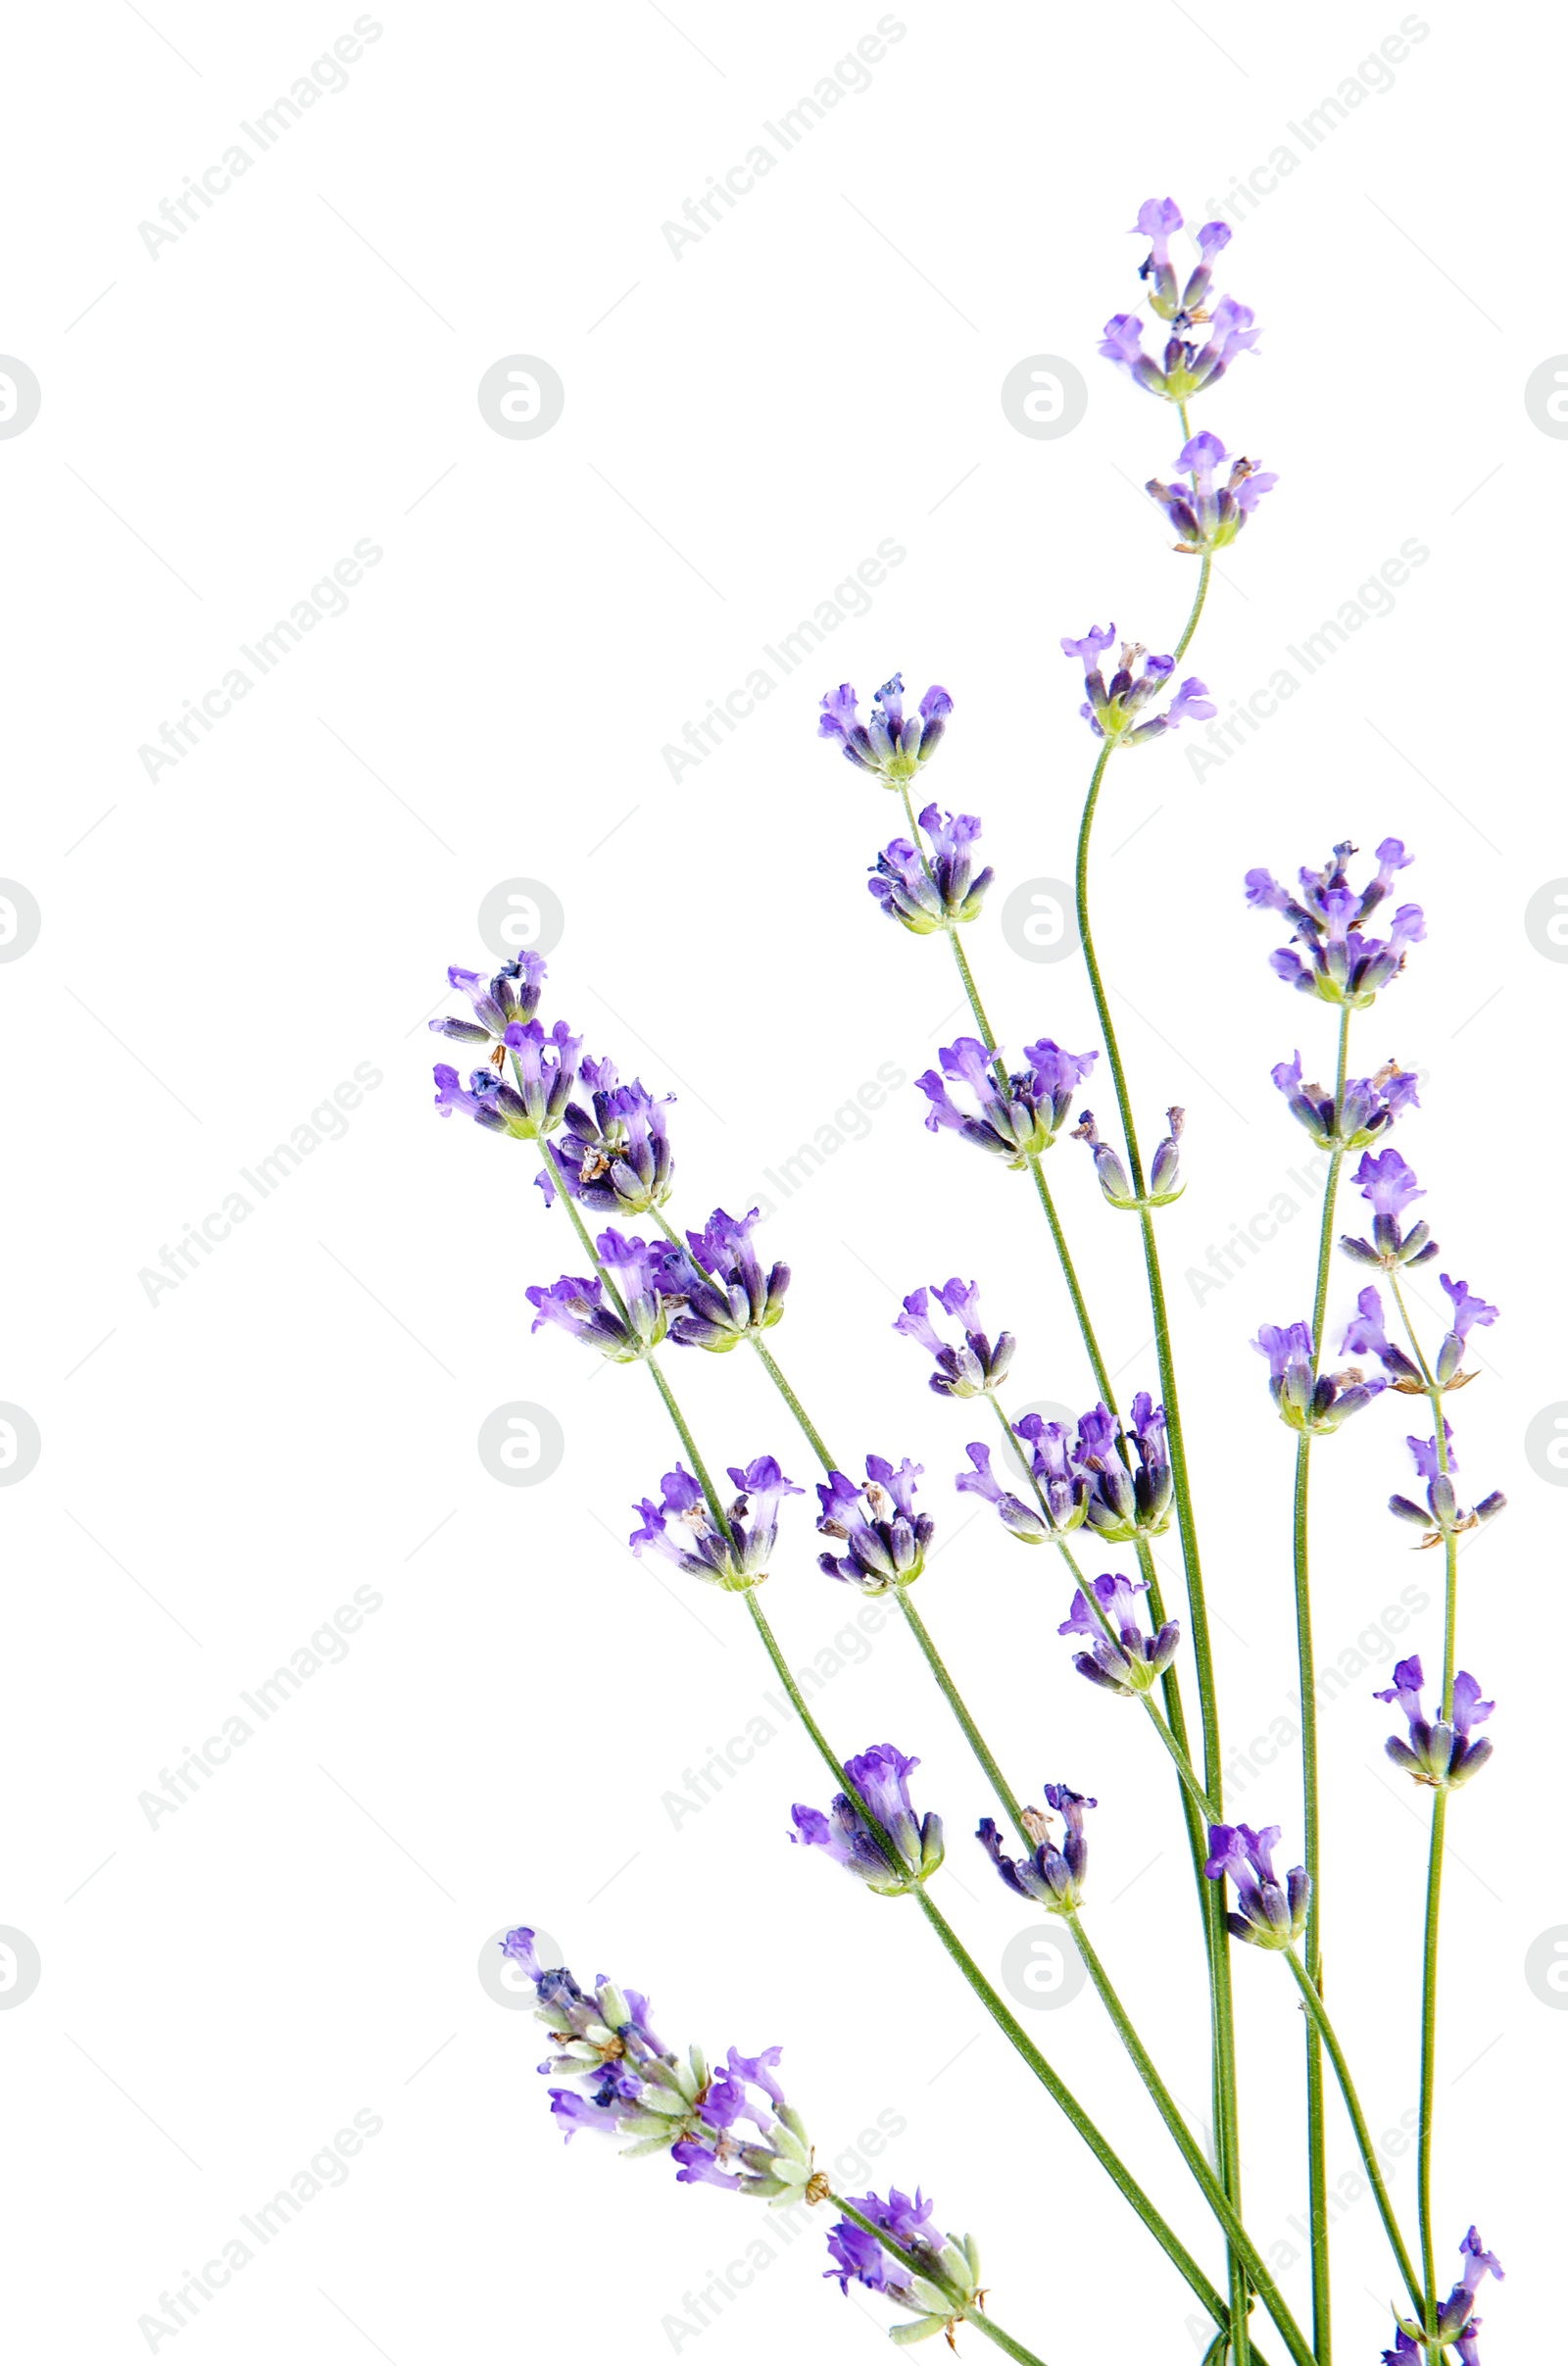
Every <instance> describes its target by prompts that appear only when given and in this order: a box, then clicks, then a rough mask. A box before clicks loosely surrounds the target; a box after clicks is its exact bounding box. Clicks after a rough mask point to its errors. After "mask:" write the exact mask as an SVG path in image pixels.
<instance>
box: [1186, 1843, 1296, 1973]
mask: <svg viewBox="0 0 1568 2366" xmlns="http://www.w3.org/2000/svg"><path fill="white" fill-rule="evenodd" d="M1279 1838H1280V1828H1279V1826H1278V1824H1265V1825H1264V1827H1263V1829H1262V1831H1261V1832H1254V1831H1253V1830H1252V1829H1251V1827H1250V1825H1249V1824H1211V1825H1210V1826H1209V1828H1208V1846H1209V1858H1208V1862H1207V1864H1206V1865H1205V1866H1204V1867H1203V1871H1204V1872H1205V1873H1206V1874H1207V1875H1208V1878H1209V1880H1210V1881H1223V1880H1224V1878H1225V1876H1226V1874H1227V1873H1228V1874H1229V1875H1230V1877H1231V1884H1232V1887H1233V1888H1234V1890H1235V1892H1236V1908H1237V1910H1236V1912H1235V1913H1234V1914H1227V1915H1226V1917H1225V1920H1226V1922H1227V1924H1228V1925H1229V1927H1230V1933H1231V1937H1232V1938H1233V1939H1245V1940H1246V1941H1247V1943H1248V1945H1249V1946H1250V1947H1273V1948H1281V1947H1290V1946H1291V1945H1292V1944H1293V1942H1294V1941H1296V1940H1298V1939H1299V1938H1300V1936H1301V1933H1302V1932H1303V1931H1304V1930H1305V1928H1306V1906H1307V1900H1308V1898H1310V1897H1311V1894H1312V1884H1311V1882H1310V1881H1309V1880H1308V1878H1307V1873H1306V1868H1305V1866H1304V1865H1293V1866H1292V1868H1291V1870H1290V1872H1289V1873H1287V1875H1286V1876H1285V1880H1284V1882H1283V1883H1282V1882H1281V1881H1280V1880H1279V1879H1278V1877H1277V1875H1276V1874H1275V1871H1274V1865H1273V1855H1274V1850H1275V1848H1277V1847H1278V1846H1279Z"/></svg>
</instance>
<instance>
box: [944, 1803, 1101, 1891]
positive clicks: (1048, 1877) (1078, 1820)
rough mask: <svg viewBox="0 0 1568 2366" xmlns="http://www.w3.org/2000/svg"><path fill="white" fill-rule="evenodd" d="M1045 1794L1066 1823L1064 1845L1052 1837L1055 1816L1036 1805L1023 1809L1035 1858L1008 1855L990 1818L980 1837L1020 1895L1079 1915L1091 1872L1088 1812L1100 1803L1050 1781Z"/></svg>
mask: <svg viewBox="0 0 1568 2366" xmlns="http://www.w3.org/2000/svg"><path fill="white" fill-rule="evenodd" d="M1045 1796H1046V1799H1047V1801H1048V1803H1049V1804H1050V1805H1051V1806H1052V1807H1054V1809H1055V1810H1056V1813H1057V1814H1058V1815H1059V1816H1060V1817H1061V1819H1062V1821H1063V1822H1064V1823H1065V1825H1066V1827H1067V1829H1066V1832H1065V1833H1064V1834H1063V1836H1062V1844H1061V1847H1060V1848H1057V1847H1056V1846H1055V1844H1054V1842H1053V1841H1052V1839H1051V1838H1050V1832H1051V1820H1052V1819H1051V1817H1050V1816H1049V1815H1046V1814H1043V1813H1042V1811H1041V1810H1040V1809H1039V1808H1038V1807H1034V1806H1029V1807H1025V1808H1023V1809H1022V1810H1021V1819H1022V1823H1023V1828H1024V1830H1025V1831H1026V1832H1027V1833H1028V1835H1029V1838H1030V1839H1031V1840H1032V1841H1033V1842H1034V1844H1035V1848H1034V1854H1033V1855H1032V1856H1021V1857H1013V1856H1008V1855H1007V1854H1006V1853H1005V1851H1004V1849H1003V1846H1002V1835H1001V1833H1000V1831H999V1830H998V1829H997V1826H996V1824H995V1823H994V1821H993V1820H992V1818H991V1817H990V1816H984V1817H982V1818H981V1822H980V1826H979V1829H978V1831H977V1832H976V1834H975V1839H976V1840H977V1841H979V1842H980V1844H981V1846H982V1847H983V1848H984V1849H985V1851H986V1854H987V1855H988V1856H989V1857H990V1859H991V1862H992V1863H993V1864H994V1865H995V1866H996V1868H997V1871H998V1872H999V1873H1000V1874H1001V1876H1002V1878H1003V1880H1004V1881H1005V1883H1006V1885H1007V1887H1008V1889H1009V1890H1015V1891H1016V1892H1017V1894H1018V1896H1019V1897H1020V1898H1034V1899H1035V1900H1036V1901H1037V1903H1039V1904H1040V1905H1043V1906H1044V1907H1045V1909H1046V1912H1047V1913H1048V1914H1064V1915H1065V1914H1076V1913H1077V1911H1078V1909H1079V1907H1080V1906H1081V1905H1082V1904H1083V1899H1084V1883H1085V1881H1086V1879H1087V1878H1088V1873H1089V1843H1088V1841H1087V1840H1086V1839H1085V1837H1084V1811H1085V1809H1086V1808H1090V1807H1096V1806H1098V1805H1099V1803H1100V1802H1099V1801H1098V1800H1097V1799H1085V1798H1084V1795H1083V1793H1082V1792H1081V1791H1069V1790H1068V1788H1067V1786H1066V1784H1065V1783H1048V1784H1047V1785H1046V1787H1045Z"/></svg>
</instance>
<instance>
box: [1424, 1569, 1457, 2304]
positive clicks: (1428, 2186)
mask: <svg viewBox="0 0 1568 2366" xmlns="http://www.w3.org/2000/svg"><path fill="white" fill-rule="evenodd" d="M1446 1541H1447V1546H1448V1551H1449V1553H1450V1554H1451V1553H1452V1552H1453V1539H1452V1538H1451V1537H1450V1538H1448V1539H1447V1540H1446ZM1447 1820H1448V1795H1447V1793H1446V1791H1436V1792H1434V1793H1433V1795H1432V1841H1431V1847H1430V1848H1429V1850H1428V1853H1427V1912H1426V1932H1425V1938H1424V1942H1423V1947H1422V1957H1421V2117H1420V2122H1419V2127H1420V2133H1419V2136H1418V2138H1417V2143H1416V2198H1417V2211H1418V2216H1419V2219H1420V2227H1421V2271H1422V2282H1423V2288H1424V2294H1425V2296H1424V2298H1423V2300H1422V2304H1421V2306H1422V2317H1423V2320H1424V2323H1425V2326H1426V2333H1427V2341H1428V2343H1429V2344H1431V2343H1432V2342H1433V2341H1434V2337H1435V2335H1436V2332H1437V2321H1438V2317H1437V2312H1438V2280H1437V2267H1436V2260H1435V2254H1434V2250H1433V2242H1432V2134H1433V2118H1434V2113H1433V2092H1434V2087H1435V2084H1436V2080H1437V2070H1438V1916H1439V1911H1440V1908H1441V1906H1442V1901H1443V1843H1444V1837H1445V1832H1446V1825H1447Z"/></svg>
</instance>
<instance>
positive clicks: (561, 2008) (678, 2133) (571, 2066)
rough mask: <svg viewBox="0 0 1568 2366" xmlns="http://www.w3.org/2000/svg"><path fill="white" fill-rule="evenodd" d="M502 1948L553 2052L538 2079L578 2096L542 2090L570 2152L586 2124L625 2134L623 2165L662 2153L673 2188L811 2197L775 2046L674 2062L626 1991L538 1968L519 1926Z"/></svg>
mask: <svg viewBox="0 0 1568 2366" xmlns="http://www.w3.org/2000/svg"><path fill="white" fill-rule="evenodd" d="M501 1951H502V1953H503V1954H504V1955H505V1956H506V1957H507V1959H508V1960H509V1961H510V1962H512V1963H515V1964H517V1965H518V1966H519V1967H520V1968H521V1969H522V1971H523V1972H524V1973H525V1974H526V1975H527V1977H528V1978H529V1979H530V1980H531V1981H532V1982H533V1985H534V1994H535V1996H537V1998H538V2004H537V2008H536V2013H535V2018H536V2019H538V2020H540V2021H543V2022H544V2023H545V2025H546V2027H547V2028H549V2029H550V2030H551V2031H552V2032H553V2033H554V2035H555V2040H556V2046H557V2049H558V2050H557V2051H556V2053H555V2054H554V2055H553V2056H552V2058H551V2059H550V2060H549V2061H548V2062H541V2063H540V2065H539V2068H540V2071H541V2073H542V2074H544V2075H548V2074H550V2073H551V2072H555V2073H557V2074H558V2075H559V2074H564V2076H566V2077H567V2078H571V2079H576V2080H577V2081H578V2082H579V2085H580V2087H581V2088H584V2089H586V2091H587V2092H586V2093H585V2094H584V2093H580V2092H577V2091H574V2090H573V2089H571V2088H565V2087H552V2088H551V2090H550V2095H551V2110H552V2112H553V2114H554V2116H555V2117H556V2118H557V2119H559V2120H560V2121H561V2122H562V2124H563V2126H564V2130H565V2135H566V2141H567V2142H568V2144H569V2142H570V2141H571V2139H572V2137H573V2136H575V2135H576V2133H577V2131H578V2129H579V2128H595V2129H598V2130H600V2131H601V2132H602V2133H603V2134H605V2135H608V2136H629V2137H631V2138H632V2139H633V2140H634V2141H633V2142H632V2143H631V2144H628V2145H627V2146H626V2147H625V2148H624V2157H625V2158H626V2159H628V2160H636V2159H639V2158H643V2157H645V2156H647V2155H648V2154H651V2153H655V2152H665V2153H667V2154H668V2155H669V2157H670V2159H671V2160H673V2161H674V2162H675V2164H676V2182H677V2184H680V2185H711V2186H721V2187H723V2188H724V2189H725V2190H726V2191H727V2192H729V2193H749V2194H753V2195H755V2196H757V2197H758V2198H759V2199H761V2200H766V2201H769V2202H771V2203H772V2204H773V2205H774V2207H781V2206H786V2205H787V2204H789V2203H791V2202H798V2201H800V2200H801V2199H802V2198H803V2197H804V2198H805V2199H807V2200H809V2201H816V2200H819V2199H820V2198H821V2196H822V2192H823V2190H824V2189H825V2187H826V2182H827V2181H826V2179H825V2178H819V2177H818V2176H816V2175H814V2174H813V2171H812V2167H811V2150H810V2140H809V2137H808V2135H807V2131H806V2123H805V2121H804V2120H803V2119H802V2118H801V2115H800V2113H799V2112H798V2111H797V2110H795V2108H794V2107H793V2105H791V2104H790V2103H788V2102H787V2101H786V2100H785V2096H784V2091H783V2088H782V2087H781V2086H780V2085H779V2081H778V2077H777V2069H778V2063H779V2060H780V2058H781V2056H782V2053H783V2047H782V2046H767V2047H766V2048H765V2049H764V2050H763V2051H762V2052H761V2053H759V2054H755V2055H751V2056H748V2055H746V2054H743V2053H741V2052H739V2051H738V2049H737V2048H736V2047H735V2046H731V2047H730V2049H729V2054H728V2057H727V2060H726V2062H725V2064H724V2065H723V2067H722V2068H719V2069H716V2070H715V2069H711V2068H710V2065H709V2063H708V2060H707V2057H706V2056H705V2055H704V2053H703V2052H702V2050H701V2048H700V2047H698V2046H692V2047H691V2048H690V2049H689V2051H688V2053H687V2055H686V2058H685V2059H684V2060H682V2059H680V2057H679V2056H677V2055H676V2054H675V2053H673V2052H672V2051H671V2050H670V2049H669V2048H668V2047H667V2046H665V2045H664V2044H663V2042H662V2039H661V2038H659V2037H658V2036H656V2034H655V2032H654V2030H653V2028H652V2027H651V2025H650V2021H649V2005H648V1999H647V1997H646V1996H639V1995H638V1993H637V1991H636V1990H635V1989H627V1990H625V1991H624V1992H622V1991H621V1990H620V1989H618V1988H617V1987H616V1986H615V1984H614V1982H613V1981H612V1980H606V1979H605V1978H603V1976H601V1977H600V1979H598V1980H597V1981H596V1982H595V1984H594V1989H593V1992H592V1994H591V1995H590V1994H589V1993H588V1992H587V1991H585V1990H583V1989H582V1988H580V1987H579V1986H578V1984H577V1982H576V1981H575V1980H574V1979H573V1977H572V1975H571V1973H570V1972H568V1971H567V1970H565V1969H564V1967H562V1968H559V1969H556V1970H550V1969H547V1968H546V1967H545V1966H543V1965H541V1963H540V1962H539V1959H538V1956H537V1954H536V1952H535V1948H534V1934H533V1932H532V1931H530V1930H527V1929H519V1930H515V1931H509V1932H508V1933H507V1935H506V1937H505V1939H504V1940H503V1941H502V1942H501ZM759 2098H760V2099H759ZM743 2122H745V2123H749V2125H746V2126H743V2125H742V2123H743Z"/></svg>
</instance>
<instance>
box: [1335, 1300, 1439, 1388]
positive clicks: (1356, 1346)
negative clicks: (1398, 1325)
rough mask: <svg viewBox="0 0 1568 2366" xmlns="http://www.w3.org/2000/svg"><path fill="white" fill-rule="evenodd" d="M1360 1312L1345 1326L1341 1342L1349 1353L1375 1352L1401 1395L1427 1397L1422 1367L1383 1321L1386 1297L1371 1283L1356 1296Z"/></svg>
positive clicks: (1366, 1354)
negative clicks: (1398, 1341)
mask: <svg viewBox="0 0 1568 2366" xmlns="http://www.w3.org/2000/svg"><path fill="white" fill-rule="evenodd" d="M1355 1304H1356V1312H1355V1313H1354V1314H1352V1315H1351V1317H1350V1319H1349V1321H1348V1323H1347V1324H1346V1326H1345V1337H1344V1339H1343V1340H1342V1341H1341V1342H1340V1345H1341V1347H1342V1349H1343V1350H1344V1352H1345V1353H1346V1354H1347V1355H1348V1356H1376V1357H1377V1359H1378V1361H1379V1363H1381V1364H1382V1366H1383V1369H1384V1371H1385V1372H1386V1373H1387V1374H1388V1376H1389V1386H1390V1388H1391V1389H1397V1390H1398V1392H1399V1394H1400V1396H1401V1397H1424V1396H1425V1395H1426V1387H1427V1384H1426V1382H1425V1380H1423V1378H1422V1377H1421V1371H1420V1367H1419V1366H1418V1365H1417V1364H1415V1363H1413V1362H1412V1361H1411V1359H1410V1357H1409V1356H1407V1355H1406V1354H1405V1352H1404V1350H1403V1348H1401V1347H1399V1346H1398V1345H1397V1343H1396V1342H1395V1341H1394V1340H1392V1339H1390V1337H1389V1335H1388V1332H1387V1330H1386V1329H1385V1327H1384V1321H1383V1301H1382V1299H1381V1298H1380V1297H1379V1295H1378V1293H1377V1292H1376V1290H1374V1289H1372V1288H1371V1286H1370V1285H1368V1287H1367V1288H1366V1289H1365V1290H1363V1291H1362V1292H1361V1295H1360V1297H1359V1298H1358V1299H1357V1300H1356V1302H1355Z"/></svg>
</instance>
